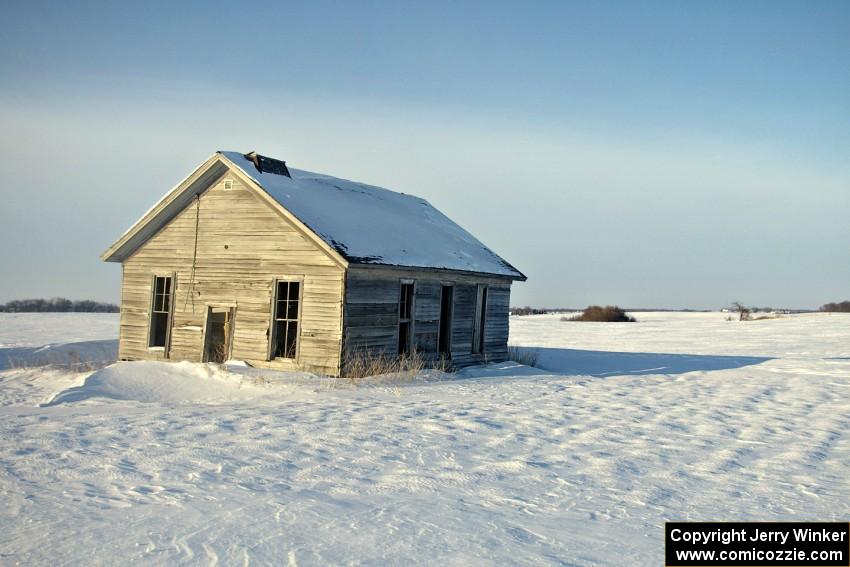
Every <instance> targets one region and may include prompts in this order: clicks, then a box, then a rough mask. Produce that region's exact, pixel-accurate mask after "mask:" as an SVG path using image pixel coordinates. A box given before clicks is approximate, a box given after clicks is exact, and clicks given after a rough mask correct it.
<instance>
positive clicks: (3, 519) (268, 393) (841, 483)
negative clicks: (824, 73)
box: [0, 313, 850, 566]
mask: <svg viewBox="0 0 850 567" xmlns="http://www.w3.org/2000/svg"><path fill="white" fill-rule="evenodd" d="M636 316H637V317H638V319H639V322H638V323H634V324H628V323H627V324H602V323H568V322H561V321H560V320H559V317H558V316H531V317H522V318H512V319H511V341H512V342H513V343H514V344H517V345H521V346H523V347H525V348H526V349H529V350H535V351H537V354H538V363H537V364H538V365H540V366H541V367H543V368H545V369H546V370H534V369H530V368H528V367H524V366H521V365H517V364H513V363H504V364H495V365H491V366H489V367H484V368H474V369H468V370H465V371H463V372H461V373H459V374H457V375H446V376H445V379H443V380H433V379H429V380H415V381H413V382H411V383H407V384H401V385H398V386H396V385H392V384H388V385H387V384H385V385H375V386H359V387H356V388H355V387H343V386H344V384H343V383H342V382H338V381H329V380H327V379H321V378H318V377H312V376H310V375H307V374H302V375H294V376H292V377H291V379H289V377H288V376H287V375H283V374H281V373H270V372H267V371H260V370H256V369H245V368H239V367H231V368H230V370H229V371H224V370H222V369H220V368H215V367H212V366H206V365H197V364H189V363H181V364H173V365H169V364H163V363H153V362H141V363H121V364H118V365H115V366H110V367H107V368H105V369H101V370H97V371H95V372H94V373H73V372H63V371H62V369H61V368H57V367H56V366H55V365H54V366H51V367H45V368H9V367H6V368H5V369H3V370H0V499H2V502H3V504H4V506H3V507H2V508H0V563H3V564H16V563H21V564H43V563H52V562H56V561H60V562H64V563H69V564H90V563H92V562H94V563H105V564H125V563H128V562H141V563H150V564H155V565H179V564H214V563H216V562H220V563H224V564H233V563H237V562H238V563H246V562H254V563H259V564H290V565H301V566H304V565H325V564H380V565H407V564H410V563H421V564H429V565H446V564H464V565H466V564H470V565H475V564H484V565H490V564H512V565H530V564H564V565H626V564H628V565H659V564H662V553H663V523H664V521H665V520H835V521H846V520H847V518H848V517H850V500H848V498H847V495H848V494H850V480H848V477H847V474H846V471H847V466H848V462H850V402H848V394H850V316H847V315H826V314H812V315H796V316H786V317H783V318H780V319H775V320H765V321H753V322H737V321H731V322H729V321H725V320H724V319H725V315H722V314H718V313H709V314H690V313H688V314H683V313H637V314H636ZM45 321H47V319H45ZM64 321H65V323H66V324H67V325H66V327H67V328H69V333H71V332H72V331H71V329H72V328H73V324H68V323H69V319H67V318H66V319H64ZM17 322H21V320H20V319H18V320H17ZM16 324H17V323H16V322H15V320H10V319H9V318H7V317H6V316H4V317H0V325H2V331H0V333H2V335H0V336H2V337H3V338H4V340H7V341H8V340H9V339H8V337H9V336H12V335H14V333H15V332H14V326H15V325H16ZM81 326H83V327H86V325H85V324H83V325H81ZM43 328H44V329H45V330H46V332H45V335H44V336H45V339H44V341H43V344H44V343H49V342H54V343H59V342H61V337H58V336H57V335H55V334H50V333H54V332H55V327H54V326H53V325H45V326H44V327H43ZM22 332H23V331H22ZM26 332H27V333H30V337H29V338H27V341H28V342H27V345H28V346H36V343H37V340H36V339H37V333H33V332H32V331H26ZM113 332H114V331H113ZM112 336H113V337H114V335H112ZM76 338H82V339H84V340H96V338H95V337H89V336H85V337H78V336H75V337H74V339H76ZM100 338H101V339H102V338H104V337H100ZM57 339H59V340H57ZM13 340H14V339H13ZM69 342H74V340H70V339H69ZM33 383H39V384H40V385H39V387H37V388H36V387H34V386H27V384H33ZM39 404H44V405H43V406H39Z"/></svg>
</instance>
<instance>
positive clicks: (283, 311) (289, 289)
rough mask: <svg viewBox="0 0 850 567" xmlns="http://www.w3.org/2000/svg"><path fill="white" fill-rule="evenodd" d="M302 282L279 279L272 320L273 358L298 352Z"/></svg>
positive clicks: (290, 356) (293, 355) (288, 356)
mask: <svg viewBox="0 0 850 567" xmlns="http://www.w3.org/2000/svg"><path fill="white" fill-rule="evenodd" d="M300 298H301V282H292V281H282V280H278V282H277V289H276V293H275V305H274V318H273V320H272V348H271V358H295V357H296V355H297V353H298V320H299V317H300V315H301V310H300V305H299V304H300Z"/></svg>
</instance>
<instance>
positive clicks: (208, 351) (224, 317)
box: [204, 307, 233, 364]
mask: <svg viewBox="0 0 850 567" xmlns="http://www.w3.org/2000/svg"><path fill="white" fill-rule="evenodd" d="M232 334H233V308H232V307H231V308H226V307H209V308H208V311H207V332H206V333H205V335H204V362H217V363H219V364H221V363H223V362H225V361H226V360H227V359H228V358H230V347H231V344H230V343H231V336H232Z"/></svg>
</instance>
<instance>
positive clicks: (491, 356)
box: [344, 266, 511, 366]
mask: <svg viewBox="0 0 850 567" xmlns="http://www.w3.org/2000/svg"><path fill="white" fill-rule="evenodd" d="M402 280H405V281H406V280H412V281H413V282H414V298H415V299H414V304H413V313H414V320H413V343H414V346H415V347H416V349H417V350H419V351H420V352H422V353H424V354H425V355H428V356H429V357H430V356H433V357H436V356H437V354H436V353H437V345H438V332H439V322H440V293H441V288H442V285H443V284H451V285H452V286H453V287H454V293H453V314H452V344H451V353H452V362H453V364H455V365H457V366H466V365H470V364H476V363H479V362H484V361H494V362H497V361H502V360H506V359H507V356H508V350H507V343H508V316H509V313H508V306H509V303H510V293H511V290H510V284H511V282H510V280H506V279H503V278H494V277H487V276H477V275H467V274H459V273H457V272H450V271H434V270H407V269H400V268H389V267H387V268H384V267H373V266H368V267H366V266H350V267H349V269H348V274H347V276H346V294H345V319H344V327H345V328H344V345H345V346H344V348H345V349H346V350H348V351H355V350H363V349H366V350H369V351H371V352H373V353H385V354H388V355H395V354H396V352H397V349H398V309H399V307H398V301H399V293H400V290H401V282H402ZM478 285H486V286H487V288H488V301H487V319H486V328H485V335H484V339H485V348H484V353H482V354H473V353H472V332H473V324H474V320H475V304H476V297H477V289H478Z"/></svg>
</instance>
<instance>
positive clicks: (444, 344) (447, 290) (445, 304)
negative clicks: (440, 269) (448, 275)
mask: <svg viewBox="0 0 850 567" xmlns="http://www.w3.org/2000/svg"><path fill="white" fill-rule="evenodd" d="M453 298H454V287H452V286H450V285H444V286H443V289H442V291H441V293H440V331H439V336H438V339H437V340H438V344H439V347H438V352H439V353H440V354H441V355H443V356H444V357H445V358H451V355H452V304H453V301H452V299H453Z"/></svg>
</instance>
